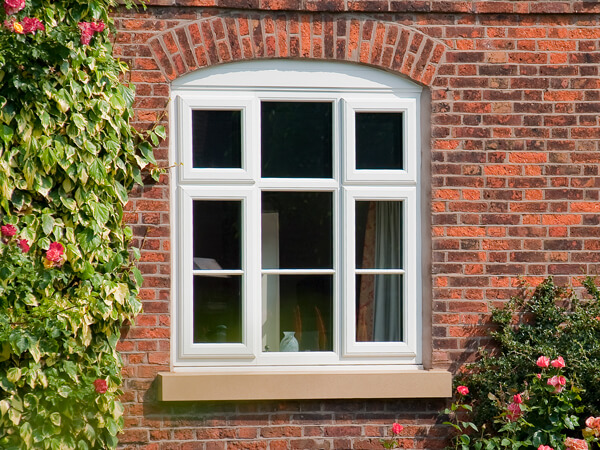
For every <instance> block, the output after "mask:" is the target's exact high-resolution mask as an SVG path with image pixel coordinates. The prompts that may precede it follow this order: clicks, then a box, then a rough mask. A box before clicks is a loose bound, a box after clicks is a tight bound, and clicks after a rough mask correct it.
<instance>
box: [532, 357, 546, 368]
mask: <svg viewBox="0 0 600 450" xmlns="http://www.w3.org/2000/svg"><path fill="white" fill-rule="evenodd" d="M535 363H536V364H537V366H538V367H541V368H546V367H548V366H549V365H550V358H548V357H547V356H540V357H539V358H538V359H537V361H536V362H535Z"/></svg>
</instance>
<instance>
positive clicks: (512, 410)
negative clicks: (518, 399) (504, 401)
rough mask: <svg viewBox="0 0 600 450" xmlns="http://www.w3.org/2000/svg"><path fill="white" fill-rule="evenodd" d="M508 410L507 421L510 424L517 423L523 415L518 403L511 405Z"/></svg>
mask: <svg viewBox="0 0 600 450" xmlns="http://www.w3.org/2000/svg"><path fill="white" fill-rule="evenodd" d="M506 409H507V410H508V414H506V419H507V420H508V421H509V422H516V421H517V420H518V419H519V417H521V415H522V414H523V411H522V410H521V407H520V406H519V404H518V403H511V404H509V405H508V406H507V408H506Z"/></svg>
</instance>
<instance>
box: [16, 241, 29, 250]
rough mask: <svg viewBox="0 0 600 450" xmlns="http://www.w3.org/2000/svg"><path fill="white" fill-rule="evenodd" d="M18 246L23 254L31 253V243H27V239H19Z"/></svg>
mask: <svg viewBox="0 0 600 450" xmlns="http://www.w3.org/2000/svg"><path fill="white" fill-rule="evenodd" d="M17 244H18V245H19V247H20V248H21V251H22V252H23V253H27V252H28V251H29V248H30V247H29V243H28V242H27V239H19V242H18V243H17Z"/></svg>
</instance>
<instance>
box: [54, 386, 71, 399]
mask: <svg viewBox="0 0 600 450" xmlns="http://www.w3.org/2000/svg"><path fill="white" fill-rule="evenodd" d="M56 393H57V394H58V395H60V396H61V397H64V398H67V397H69V396H70V395H71V394H72V393H73V389H71V388H70V387H69V386H66V385H64V384H63V385H62V386H60V387H59V388H58V389H57V390H56Z"/></svg>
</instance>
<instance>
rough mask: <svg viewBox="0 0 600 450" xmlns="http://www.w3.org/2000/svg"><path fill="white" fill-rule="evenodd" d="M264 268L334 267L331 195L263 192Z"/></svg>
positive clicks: (329, 193)
mask: <svg viewBox="0 0 600 450" xmlns="http://www.w3.org/2000/svg"><path fill="white" fill-rule="evenodd" d="M262 213H263V229H262V241H263V242H262V245H263V251H262V253H263V254H262V261H263V268H264V269H330V268H332V267H333V262H332V261H333V250H332V248H333V238H332V233H333V222H332V194H331V192H263V193H262Z"/></svg>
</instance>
